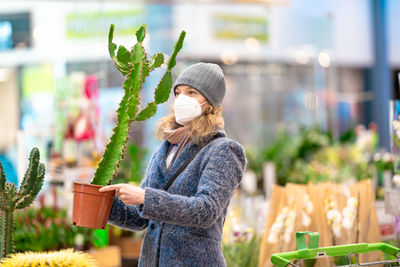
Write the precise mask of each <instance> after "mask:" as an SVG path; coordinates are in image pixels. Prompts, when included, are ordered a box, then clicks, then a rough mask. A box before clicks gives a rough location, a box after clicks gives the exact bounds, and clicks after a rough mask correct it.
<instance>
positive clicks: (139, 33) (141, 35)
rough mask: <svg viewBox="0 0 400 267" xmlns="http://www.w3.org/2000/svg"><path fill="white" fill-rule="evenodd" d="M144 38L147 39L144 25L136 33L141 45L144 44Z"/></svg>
mask: <svg viewBox="0 0 400 267" xmlns="http://www.w3.org/2000/svg"><path fill="white" fill-rule="evenodd" d="M144 37H146V25H142V26H141V27H140V28H139V30H137V31H136V38H137V40H138V42H139V43H141V42H143V40H144Z"/></svg>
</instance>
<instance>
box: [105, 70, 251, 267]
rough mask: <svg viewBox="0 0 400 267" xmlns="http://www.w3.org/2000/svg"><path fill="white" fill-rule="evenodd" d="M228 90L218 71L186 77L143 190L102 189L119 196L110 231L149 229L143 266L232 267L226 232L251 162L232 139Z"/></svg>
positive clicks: (194, 72)
mask: <svg viewBox="0 0 400 267" xmlns="http://www.w3.org/2000/svg"><path fill="white" fill-rule="evenodd" d="M225 90H226V89H225V78H224V74H223V72H222V69H221V68H220V67H219V66H218V65H216V64H210V63H197V64H194V65H191V66H189V67H188V68H187V69H185V70H184V71H183V72H182V73H181V74H180V75H179V77H178V78H177V80H176V81H175V84H174V92H175V96H176V99H175V103H174V114H172V115H170V116H167V117H165V118H162V119H161V120H160V122H159V125H158V128H157V130H158V133H159V135H160V136H161V137H162V138H163V139H164V141H163V142H162V143H161V145H160V146H159V147H158V148H157V150H156V151H155V152H154V154H153V156H152V158H151V160H150V163H149V165H148V167H147V171H146V175H145V178H144V180H143V182H142V185H141V186H140V187H136V186H133V185H128V184H117V185H110V186H106V187H103V188H101V189H100V191H102V192H104V191H110V190H115V191H116V192H115V193H116V198H115V200H114V203H113V207H112V209H111V214H110V217H109V220H108V222H109V223H111V224H113V225H116V226H119V227H122V228H125V229H129V230H133V231H140V230H144V229H146V228H147V233H146V235H145V237H144V240H143V245H142V251H141V256H140V259H139V266H174V267H176V266H225V265H226V264H225V259H224V257H223V254H222V245H221V238H222V227H223V224H224V221H225V216H226V212H227V208H228V205H229V201H230V199H231V197H232V195H233V192H234V190H235V188H236V187H237V186H238V184H239V183H240V181H241V179H242V175H243V172H244V169H245V166H246V158H245V153H244V149H243V147H242V146H241V145H240V144H239V143H237V142H235V141H233V140H231V139H228V138H226V137H225V134H224V130H223V127H224V121H223V118H222V108H221V102H222V99H223V98H224V95H225ZM185 166H186V167H185ZM179 171H180V172H179ZM174 176H175V177H176V179H175V180H173V179H174ZM168 182H170V184H169V185H170V187H169V188H167V187H166V185H167V184H168ZM171 182H172V183H171Z"/></svg>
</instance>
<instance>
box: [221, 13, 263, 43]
mask: <svg viewBox="0 0 400 267" xmlns="http://www.w3.org/2000/svg"><path fill="white" fill-rule="evenodd" d="M213 28H214V29H213V31H214V37H215V38H217V39H222V40H244V39H247V38H250V37H253V38H256V39H257V40H258V41H260V42H267V41H268V20H267V19H266V18H265V17H261V16H244V15H236V14H215V15H214V16H213Z"/></svg>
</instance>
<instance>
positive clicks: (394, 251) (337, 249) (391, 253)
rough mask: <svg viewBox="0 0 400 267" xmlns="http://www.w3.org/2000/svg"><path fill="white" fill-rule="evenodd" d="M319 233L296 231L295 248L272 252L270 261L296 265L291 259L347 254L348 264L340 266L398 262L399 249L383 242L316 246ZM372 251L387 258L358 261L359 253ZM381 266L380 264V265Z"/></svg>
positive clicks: (349, 266) (399, 256)
mask: <svg viewBox="0 0 400 267" xmlns="http://www.w3.org/2000/svg"><path fill="white" fill-rule="evenodd" d="M306 235H308V236H309V237H310V238H309V241H308V246H307V243H306V238H305V236H306ZM318 241H319V234H318V233H316V232H297V233H296V243H297V250H296V251H292V252H283V253H277V254H273V255H272V256H271V262H272V263H273V264H275V266H277V267H286V266H296V267H300V266H299V265H297V264H295V263H292V262H291V261H293V260H306V259H317V258H322V257H336V256H348V259H349V263H350V264H349V265H342V266H341V267H345V266H348V267H353V266H372V265H379V264H385V266H391V263H400V249H398V248H396V247H393V246H391V245H388V244H385V243H373V244H367V243H360V244H351V245H339V246H333V247H322V248H319V247H318ZM372 251H381V252H383V253H385V254H386V255H387V259H386V260H383V261H375V262H367V263H360V262H359V260H358V254H359V253H368V252H372ZM352 262H355V263H352ZM381 266H382V265H381Z"/></svg>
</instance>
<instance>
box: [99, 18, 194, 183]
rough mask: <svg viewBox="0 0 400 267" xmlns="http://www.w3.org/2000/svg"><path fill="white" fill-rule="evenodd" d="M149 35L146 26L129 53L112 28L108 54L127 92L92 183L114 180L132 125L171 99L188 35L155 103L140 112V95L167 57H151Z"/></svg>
mask: <svg viewBox="0 0 400 267" xmlns="http://www.w3.org/2000/svg"><path fill="white" fill-rule="evenodd" d="M145 35H146V27H145V25H143V26H142V27H140V28H139V30H138V31H137V32H136V38H137V43H136V44H135V45H134V46H133V48H132V50H131V51H129V50H128V49H126V48H125V47H124V46H122V45H120V46H118V49H117V45H116V44H114V43H113V42H112V41H113V37H114V25H111V27H110V31H109V35H108V51H109V54H110V56H111V59H112V60H113V62H114V65H115V67H116V68H117V69H118V70H119V71H120V72H121V73H122V75H124V77H125V81H124V83H123V86H122V87H123V89H124V90H125V94H124V96H123V98H122V100H121V102H120V104H119V108H118V110H117V124H116V126H115V128H114V130H113V135H112V137H111V140H110V142H109V143H108V145H107V147H106V150H105V152H104V155H103V158H102V160H101V161H100V163H99V166H98V168H97V170H96V173H95V175H94V178H93V180H92V184H97V185H107V184H109V183H110V181H111V180H112V179H113V177H114V176H115V174H116V170H117V169H118V165H119V162H120V160H121V159H122V158H123V156H124V153H125V149H126V143H127V140H128V132H129V128H130V125H131V123H132V122H134V121H144V120H147V119H149V118H150V117H152V116H153V115H155V113H156V111H157V105H158V104H161V103H164V102H165V101H167V100H168V98H169V95H170V92H171V87H172V74H171V70H172V68H173V67H174V66H175V65H176V56H177V54H178V52H179V51H180V50H181V49H182V46H183V40H184V38H185V35H186V33H185V32H182V33H181V34H180V36H179V39H178V41H177V42H176V44H175V48H174V51H173V53H172V55H171V57H170V58H169V60H168V63H167V69H166V72H165V74H164V75H163V77H162V78H161V80H160V82H159V83H158V85H157V87H156V89H155V92H154V101H153V102H150V103H148V104H147V106H146V107H145V108H143V109H142V110H140V111H139V106H140V104H141V103H140V92H141V90H142V88H143V84H144V82H145V79H146V77H147V76H149V75H150V72H151V71H153V70H154V69H156V68H159V67H161V66H162V64H163V63H164V55H163V54H162V53H157V54H155V55H153V56H152V59H151V60H149V59H148V58H147V54H146V51H145V49H144V47H143V44H142V42H143V40H144V38H145Z"/></svg>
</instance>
